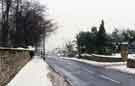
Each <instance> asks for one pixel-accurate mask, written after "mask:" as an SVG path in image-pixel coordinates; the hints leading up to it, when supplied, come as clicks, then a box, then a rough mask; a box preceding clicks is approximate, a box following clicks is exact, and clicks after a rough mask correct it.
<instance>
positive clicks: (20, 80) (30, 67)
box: [7, 57, 52, 86]
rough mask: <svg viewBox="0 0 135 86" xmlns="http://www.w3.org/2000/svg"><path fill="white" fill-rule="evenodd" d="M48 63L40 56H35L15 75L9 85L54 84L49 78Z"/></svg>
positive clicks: (46, 85) (42, 85)
mask: <svg viewBox="0 0 135 86" xmlns="http://www.w3.org/2000/svg"><path fill="white" fill-rule="evenodd" d="M49 72H50V70H49V69H48V65H47V64H46V63H45V62H44V61H43V60H42V59H41V58H39V57H34V58H33V59H32V60H31V61H30V62H28V64H26V65H25V66H24V68H22V69H21V71H20V72H19V73H18V74H17V75H16V76H15V77H14V79H13V80H11V82H10V83H9V84H8V85H7V86H52V85H51V81H50V80H49V79H48V78H47V74H48V73H49Z"/></svg>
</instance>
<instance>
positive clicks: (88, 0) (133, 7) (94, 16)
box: [40, 0, 135, 50]
mask: <svg viewBox="0 0 135 86" xmlns="http://www.w3.org/2000/svg"><path fill="white" fill-rule="evenodd" d="M40 2H41V4H43V5H46V6H47V8H48V9H49V14H50V17H51V18H53V19H54V20H55V21H56V22H57V23H58V26H59V29H58V30H57V32H56V33H55V34H53V35H52V36H51V37H50V38H49V39H48V42H47V48H48V49H49V50H50V49H53V48H56V47H62V46H63V45H64V43H65V42H67V41H68V40H72V39H73V38H74V37H75V35H76V34H77V33H78V32H79V31H82V30H88V29H89V30H90V28H91V27H92V26H97V27H99V24H100V22H101V20H102V19H104V22H105V28H106V30H107V32H112V31H113V29H114V28H119V29H127V28H130V29H135V1H134V0H40Z"/></svg>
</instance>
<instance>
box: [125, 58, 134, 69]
mask: <svg viewBox="0 0 135 86" xmlns="http://www.w3.org/2000/svg"><path fill="white" fill-rule="evenodd" d="M127 67H129V68H135V59H128V60H127Z"/></svg>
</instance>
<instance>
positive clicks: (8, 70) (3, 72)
mask: <svg viewBox="0 0 135 86" xmlns="http://www.w3.org/2000/svg"><path fill="white" fill-rule="evenodd" d="M32 52H33V50H27V49H16V48H0V86H5V85H6V84H7V83H8V82H9V81H10V80H11V79H12V78H13V77H14V76H15V75H16V73H17V72H18V71H19V70H20V69H21V68H22V67H23V66H24V65H25V64H26V63H27V62H28V61H29V60H30V59H31V58H32Z"/></svg>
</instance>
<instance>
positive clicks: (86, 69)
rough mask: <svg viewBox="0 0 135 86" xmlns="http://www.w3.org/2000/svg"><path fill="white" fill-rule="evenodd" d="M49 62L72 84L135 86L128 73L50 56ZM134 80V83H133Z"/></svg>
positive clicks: (79, 85) (82, 85) (73, 85)
mask: <svg viewBox="0 0 135 86" xmlns="http://www.w3.org/2000/svg"><path fill="white" fill-rule="evenodd" d="M46 61H47V63H48V64H49V65H50V66H51V67H52V68H53V69H54V70H55V71H56V72H58V73H59V74H61V75H62V76H63V77H64V78H65V79H66V80H68V81H69V82H70V84H71V85H72V86H134V85H135V83H134V82H135V80H132V77H131V76H129V75H128V74H124V73H121V72H118V71H113V70H105V69H104V68H101V67H97V66H94V65H91V64H86V63H82V62H78V61H73V60H67V59H63V58H58V57H48V58H47V59H46ZM132 82H133V83H132Z"/></svg>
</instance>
